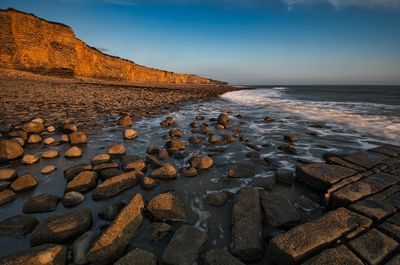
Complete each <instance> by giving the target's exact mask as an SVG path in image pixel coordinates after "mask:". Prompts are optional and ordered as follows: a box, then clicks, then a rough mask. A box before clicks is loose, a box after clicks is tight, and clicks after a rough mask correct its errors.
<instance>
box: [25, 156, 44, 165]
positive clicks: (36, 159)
mask: <svg viewBox="0 0 400 265" xmlns="http://www.w3.org/2000/svg"><path fill="white" fill-rule="evenodd" d="M39 159H40V157H39V156H37V155H29V154H25V155H24V156H23V157H22V160H21V162H22V164H24V165H32V164H35V163H37V162H39Z"/></svg>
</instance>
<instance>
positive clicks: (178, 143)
mask: <svg viewBox="0 0 400 265" xmlns="http://www.w3.org/2000/svg"><path fill="white" fill-rule="evenodd" d="M165 147H167V148H168V149H171V148H174V149H177V150H185V148H186V144H185V142H184V141H182V140H179V139H172V140H169V141H168V142H167V143H166V144H165Z"/></svg>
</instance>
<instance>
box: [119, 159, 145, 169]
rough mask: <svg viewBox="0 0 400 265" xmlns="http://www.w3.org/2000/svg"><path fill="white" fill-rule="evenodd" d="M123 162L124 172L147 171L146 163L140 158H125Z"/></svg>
mask: <svg viewBox="0 0 400 265" xmlns="http://www.w3.org/2000/svg"><path fill="white" fill-rule="evenodd" d="M121 161H122V169H123V170H124V171H132V170H139V171H144V170H145V169H146V163H145V162H144V160H143V159H142V158H141V157H140V156H137V155H129V156H123V157H122V159H121Z"/></svg>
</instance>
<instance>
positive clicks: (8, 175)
mask: <svg viewBox="0 0 400 265" xmlns="http://www.w3.org/2000/svg"><path fill="white" fill-rule="evenodd" d="M16 177H17V171H16V170H15V169H12V168H0V180H5V181H10V180H13V179H15V178H16Z"/></svg>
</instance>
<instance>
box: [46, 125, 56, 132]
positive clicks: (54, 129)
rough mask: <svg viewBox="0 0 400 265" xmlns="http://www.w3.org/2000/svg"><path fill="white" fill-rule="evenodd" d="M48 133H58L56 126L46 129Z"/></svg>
mask: <svg viewBox="0 0 400 265" xmlns="http://www.w3.org/2000/svg"><path fill="white" fill-rule="evenodd" d="M46 131H47V132H49V133H53V132H55V131H56V128H55V127H54V126H52V125H50V126H48V127H47V128H46Z"/></svg>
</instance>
